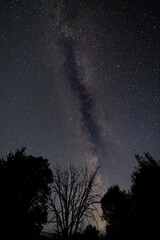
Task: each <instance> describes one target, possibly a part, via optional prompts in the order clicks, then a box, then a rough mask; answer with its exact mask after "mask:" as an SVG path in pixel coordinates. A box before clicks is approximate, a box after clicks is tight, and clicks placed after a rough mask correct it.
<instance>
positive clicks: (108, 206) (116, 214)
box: [101, 185, 132, 240]
mask: <svg viewBox="0 0 160 240" xmlns="http://www.w3.org/2000/svg"><path fill="white" fill-rule="evenodd" d="M101 206H102V210H103V218H104V219H105V220H106V222H107V226H106V231H107V239H113V240H114V239H118V238H119V239H127V238H128V232H129V229H130V226H131V216H132V203H131V198H130V194H129V193H126V191H122V190H120V188H119V186H118V185H113V186H111V187H110V188H108V191H107V193H106V194H105V195H104V196H103V198H102V200H101Z"/></svg>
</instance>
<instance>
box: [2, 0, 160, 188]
mask: <svg viewBox="0 0 160 240" xmlns="http://www.w3.org/2000/svg"><path fill="white" fill-rule="evenodd" d="M0 47H1V49H0V51H1V52H0V54H1V58H0V113H1V114H0V156H1V157H2V156H5V155H6V154H8V153H9V151H15V150H16V149H17V148H21V147H22V146H26V147H27V149H26V152H27V154H32V155H34V156H39V155H41V156H43V157H45V158H48V159H49V160H50V164H51V166H52V167H53V166H54V165H55V164H56V163H57V162H58V163H60V164H61V165H64V166H67V164H68V163H70V162H74V163H76V164H78V166H81V165H83V164H84V162H85V161H86V162H87V164H88V165H89V166H90V167H91V168H92V167H93V169H94V168H95V167H96V166H99V165H101V169H100V171H99V178H98V179H99V182H100V183H101V184H102V187H103V189H104V191H106V189H107V187H108V186H110V185H112V184H119V185H120V186H121V187H122V188H126V189H127V188H128V187H129V186H130V184H131V182H130V174H131V173H132V171H133V169H134V167H135V166H136V160H135V158H134V155H135V154H136V153H138V154H140V155H142V154H143V152H150V153H151V154H152V155H153V157H155V158H159V156H160V144H159V143H160V121H159V119H160V2H159V1H158V0H157V1H154V0H152V1H149V0H139V1H138V0H137V1H136V0H130V1H127V0H126V1H117V0H94V1H92V0H90V1H80V0H76V1H75V0H70V1H69V0H64V1H60V0H54V1H53V0H3V1H2V0H1V1H0Z"/></svg>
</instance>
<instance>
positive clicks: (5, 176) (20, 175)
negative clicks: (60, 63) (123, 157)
mask: <svg viewBox="0 0 160 240" xmlns="http://www.w3.org/2000/svg"><path fill="white" fill-rule="evenodd" d="M136 159H137V161H138V166H137V168H136V169H135V170H134V172H133V174H132V175H131V180H132V185H131V189H130V190H129V191H128V192H126V191H125V190H121V189H120V187H119V186H118V185H114V186H111V187H110V188H109V189H108V191H107V192H106V194H104V196H103V197H101V196H100V195H99V194H96V193H95V180H96V174H97V171H98V168H97V169H96V170H95V171H94V172H93V173H90V172H89V171H88V169H87V167H84V168H81V169H78V168H76V167H75V166H73V165H70V167H69V168H68V169H63V168H62V167H61V166H56V167H55V168H54V169H53V170H51V168H50V165H49V162H48V160H47V159H44V158H42V157H33V156H30V155H27V154H26V153H25V148H22V149H21V150H17V151H16V152H15V153H9V155H8V156H7V157H6V159H3V158H2V159H0V193H1V195H0V238H2V239H17V240H20V239H23V240H39V239H45V238H46V237H45V236H42V229H43V227H44V225H45V224H47V223H50V224H51V226H52V229H53V230H54V236H57V238H61V239H64V240H68V239H74V240H75V239H76V240H79V239H86V240H87V239H92V240H93V239H98V238H100V237H99V234H98V230H97V229H96V227H95V226H92V225H88V226H87V227H86V228H85V230H83V233H82V229H83V223H84V221H85V220H86V219H88V220H89V219H92V220H94V218H95V215H94V212H95V211H96V205H97V203H99V204H101V207H102V212H103V216H102V218H103V220H104V221H106V233H107V234H106V238H107V239H108V240H118V239H124V240H126V239H131V240H132V239H137V238H138V239H139V238H141V239H158V238H159V236H160V233H159V216H160V194H159V193H160V162H159V161H156V160H154V159H153V157H152V156H151V155H150V154H149V153H145V155H144V157H141V156H139V155H136ZM2 236H3V237H2Z"/></svg>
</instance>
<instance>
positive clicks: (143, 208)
mask: <svg viewBox="0 0 160 240" xmlns="http://www.w3.org/2000/svg"><path fill="white" fill-rule="evenodd" d="M136 159H137V161H138V167H137V168H136V169H135V171H134V172H133V174H132V176H131V179H132V186H131V192H132V197H133V201H134V205H135V212H136V221H135V228H136V232H137V235H139V236H140V237H143V239H144V238H146V239H158V238H159V237H160V232H159V217H160V162H159V161H156V160H154V159H153V157H152V156H151V155H150V154H149V153H145V154H144V157H143V156H139V155H136Z"/></svg>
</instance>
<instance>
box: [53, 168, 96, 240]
mask: <svg viewBox="0 0 160 240" xmlns="http://www.w3.org/2000/svg"><path fill="white" fill-rule="evenodd" d="M97 171H98V168H97V169H96V170H95V172H94V173H93V174H91V175H89V173H88V170H87V168H86V167H85V168H82V169H78V168H76V167H74V166H72V165H71V166H70V167H69V169H67V170H64V169H62V168H60V167H59V166H57V167H55V169H54V173H53V183H52V197H51V199H50V211H51V215H52V219H51V222H52V223H53V228H54V230H55V231H57V233H58V234H60V235H62V237H63V239H69V238H71V237H72V236H73V235H75V234H76V233H77V231H78V230H79V228H80V227H81V224H82V223H83V221H84V218H92V219H94V218H95V216H94V211H96V206H95V204H96V203H97V202H99V199H100V198H99V194H96V193H93V188H94V185H95V177H96V173H97Z"/></svg>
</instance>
